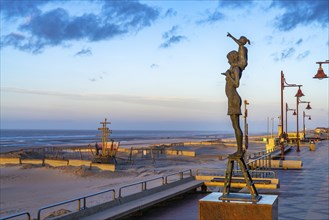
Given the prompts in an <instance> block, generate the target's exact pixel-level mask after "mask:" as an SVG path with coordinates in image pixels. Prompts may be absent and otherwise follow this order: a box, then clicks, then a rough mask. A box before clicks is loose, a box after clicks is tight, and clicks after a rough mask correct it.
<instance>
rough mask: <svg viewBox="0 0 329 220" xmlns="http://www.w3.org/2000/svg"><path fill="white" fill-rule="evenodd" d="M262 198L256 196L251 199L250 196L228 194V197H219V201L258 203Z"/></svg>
mask: <svg viewBox="0 0 329 220" xmlns="http://www.w3.org/2000/svg"><path fill="white" fill-rule="evenodd" d="M261 198H262V196H260V195H258V196H255V198H253V197H252V196H251V195H250V194H243V193H230V194H228V195H222V196H220V197H219V199H220V200H224V201H243V202H258V201H259V200H260V199H261Z"/></svg>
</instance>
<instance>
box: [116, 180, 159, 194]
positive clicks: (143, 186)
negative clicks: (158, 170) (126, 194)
mask: <svg viewBox="0 0 329 220" xmlns="http://www.w3.org/2000/svg"><path fill="white" fill-rule="evenodd" d="M158 179H162V185H164V184H165V177H163V176H160V177H155V178H152V179H148V180H144V181H139V182H136V183H132V184H128V185H124V186H121V187H120V189H119V197H118V198H122V195H121V194H122V190H123V189H124V188H128V187H131V186H136V185H140V184H142V190H141V191H145V190H147V183H148V182H152V181H154V180H158Z"/></svg>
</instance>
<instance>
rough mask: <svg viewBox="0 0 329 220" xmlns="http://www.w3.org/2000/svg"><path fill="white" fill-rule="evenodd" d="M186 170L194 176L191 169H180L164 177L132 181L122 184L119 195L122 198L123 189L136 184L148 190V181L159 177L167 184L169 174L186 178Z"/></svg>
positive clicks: (163, 183)
mask: <svg viewBox="0 0 329 220" xmlns="http://www.w3.org/2000/svg"><path fill="white" fill-rule="evenodd" d="M185 172H189V175H190V176H192V170H191V169H188V170H183V171H179V172H176V173H171V174H168V175H167V176H162V177H155V178H152V179H148V180H144V181H139V182H137V183H132V184H128V185H125V186H122V187H120V189H119V197H118V198H122V190H123V189H124V188H128V187H131V186H136V185H140V184H141V186H142V188H141V191H145V190H147V183H148V182H151V181H154V180H157V179H162V185H165V184H168V177H169V176H174V175H177V174H180V178H179V179H180V180H181V179H183V178H184V173H185Z"/></svg>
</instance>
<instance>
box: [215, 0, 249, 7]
mask: <svg viewBox="0 0 329 220" xmlns="http://www.w3.org/2000/svg"><path fill="white" fill-rule="evenodd" d="M254 2H255V0H230V1H227V0H220V1H219V4H218V5H219V8H222V7H225V8H245V7H250V6H251V5H253V4H254Z"/></svg>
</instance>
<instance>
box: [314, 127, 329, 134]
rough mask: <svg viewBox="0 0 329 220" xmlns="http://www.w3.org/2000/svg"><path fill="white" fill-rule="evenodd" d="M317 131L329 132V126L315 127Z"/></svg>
mask: <svg viewBox="0 0 329 220" xmlns="http://www.w3.org/2000/svg"><path fill="white" fill-rule="evenodd" d="M314 132H315V133H318V134H320V133H329V128H325V127H317V128H315V129H314Z"/></svg>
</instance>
